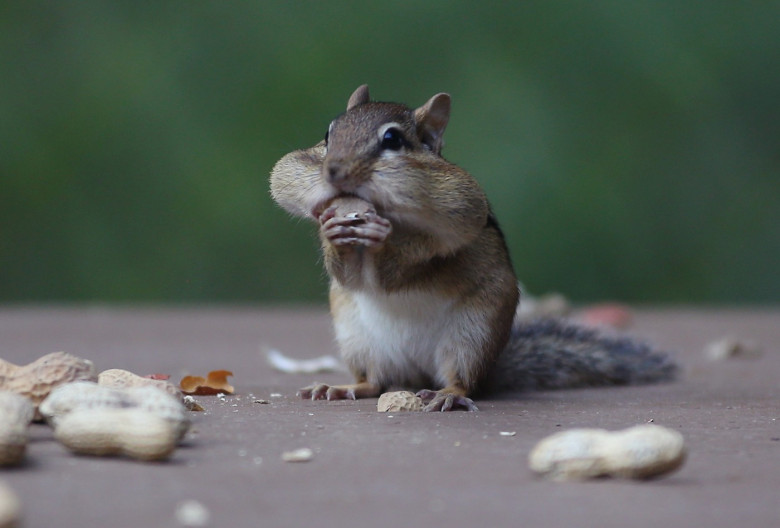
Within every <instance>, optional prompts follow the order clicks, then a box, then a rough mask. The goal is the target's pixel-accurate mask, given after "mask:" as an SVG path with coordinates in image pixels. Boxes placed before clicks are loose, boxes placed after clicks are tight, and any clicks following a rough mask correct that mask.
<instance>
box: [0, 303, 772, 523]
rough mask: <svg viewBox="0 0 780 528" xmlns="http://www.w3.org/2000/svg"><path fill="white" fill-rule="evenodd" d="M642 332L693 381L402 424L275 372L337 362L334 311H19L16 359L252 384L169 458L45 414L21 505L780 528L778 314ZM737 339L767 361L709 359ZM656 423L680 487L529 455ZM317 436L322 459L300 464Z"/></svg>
mask: <svg viewBox="0 0 780 528" xmlns="http://www.w3.org/2000/svg"><path fill="white" fill-rule="evenodd" d="M631 331H632V332H633V333H635V334H637V335H639V336H642V337H644V338H646V339H649V340H652V341H654V342H656V343H658V344H660V345H661V346H664V347H667V348H669V349H673V350H677V351H678V354H677V357H678V359H679V362H680V363H681V364H682V365H683V367H684V373H683V375H682V378H681V379H680V380H679V381H677V382H674V383H671V384H665V385H658V386H646V387H630V388H609V389H586V390H569V391H558V392H536V393H526V394H522V395H516V396H515V397H513V398H511V399H502V400H490V401H485V400H481V401H479V402H478V404H479V406H480V409H481V411H480V412H477V413H465V412H453V413H444V414H442V413H436V414H427V413H414V414H405V415H404V414H393V415H387V414H382V413H377V412H376V410H375V409H376V407H375V404H376V400H361V401H357V402H354V401H347V402H310V401H301V400H298V399H296V397H295V390H296V388H298V387H299V386H302V385H306V384H309V383H310V382H311V381H313V379H314V378H317V380H318V381H325V382H342V381H345V380H347V379H348V376H347V375H346V374H344V373H333V374H325V375H316V376H309V375H290V374H281V373H278V372H275V371H274V370H272V369H271V368H270V367H269V366H268V365H267V364H266V361H265V359H264V356H263V354H262V353H261V349H262V348H263V347H264V346H272V347H275V348H277V349H279V350H281V351H282V352H283V353H285V354H286V355H289V356H294V357H301V358H303V357H314V356H317V355H320V354H324V353H334V352H335V349H334V346H333V344H332V342H331V334H330V327H329V319H328V316H327V313H326V311H325V310H324V309H291V308H279V309H250V308H240V309H227V308H224V309H221V308H203V309H193V308H189V309H116V308H109V307H94V308H86V309H85V308H70V309H65V308H60V309H58V308H51V309H49V308H36V307H31V308H18V307H17V308H14V307H10V308H9V307H7V308H4V309H0V357H3V358H5V359H8V360H10V361H13V362H15V363H27V362H29V361H31V360H33V359H35V358H37V357H39V356H41V355H43V354H45V353H48V352H51V351H55V350H65V351H68V352H71V353H73V354H76V355H79V356H81V357H85V358H88V359H91V360H93V361H94V362H95V364H96V367H97V368H98V369H99V370H103V369H108V368H125V369H129V370H132V371H134V372H137V373H141V374H144V373H153V372H162V373H170V374H172V375H173V377H174V379H175V381H177V382H178V380H179V379H180V378H181V376H182V375H183V374H187V373H194V374H205V373H206V372H207V371H209V370H213V369H229V370H232V371H233V372H234V373H235V377H234V378H232V381H233V382H234V385H235V387H236V394H235V395H234V396H230V397H227V398H226V400H225V401H224V402H222V401H220V400H218V399H217V398H216V397H201V398H199V399H200V401H201V402H202V403H203V405H204V407H205V408H206V410H207V412H205V413H199V414H197V415H196V416H195V423H194V426H193V430H192V432H191V434H190V435H189V437H188V439H187V441H186V444H185V445H184V446H183V447H181V448H179V449H178V450H177V451H176V453H175V454H174V456H173V458H172V459H171V460H170V462H167V463H157V464H148V463H138V462H133V461H129V460H121V459H98V458H86V457H76V456H73V455H71V454H69V453H68V452H66V451H65V449H64V448H63V447H61V446H60V445H59V444H57V443H56V442H55V441H54V440H52V436H51V432H50V430H49V429H48V428H47V427H46V426H44V425H34V426H33V427H32V430H31V436H32V440H31V443H30V445H29V447H28V462H27V463H26V464H25V465H24V466H22V467H20V468H13V469H2V470H0V479H2V480H4V481H6V482H7V483H9V484H10V485H11V486H12V487H13V488H14V489H15V491H16V492H17V494H18V495H19V496H20V498H21V500H22V502H23V508H24V520H25V523H24V526H25V527H27V528H51V527H65V528H67V527H81V528H83V527H92V526H95V527H107V526H111V527H113V528H123V527H128V528H129V527H133V528H138V527H174V526H181V524H179V522H178V521H177V519H176V516H175V511H176V508H177V504H179V503H180V502H181V501H184V500H189V499H194V500H197V501H199V502H200V503H202V504H203V505H204V506H205V507H206V508H207V509H208V511H209V512H210V518H211V521H210V523H209V524H208V526H219V527H231V528H239V527H245V526H246V527H249V526H267V527H284V526H307V527H328V526H340V527H347V526H361V527H364V526H374V527H385V526H387V527H391V526H396V527H397V526H410V527H411V526H425V527H426V528H430V527H435V526H449V527H453V526H472V527H474V526H476V527H479V528H492V527H503V526H512V527H535V526H539V527H557V526H565V527H587V526H593V527H611V526H620V527H627V526H630V527H643V526H647V527H651V526H652V527H659V526H660V527H669V528H671V527H682V526H703V527H707V528H717V527H724V528H733V527H735V526H736V527H774V526H780V381H779V380H780V350H778V349H779V348H780V347H779V346H778V343H780V310H776V309H775V310H699V309H669V310H640V311H638V312H637V316H636V321H635V324H634V325H633V327H632V329H631ZM725 335H735V336H739V337H744V338H749V339H752V340H755V341H756V342H758V343H760V344H762V345H763V347H764V354H763V356H762V357H760V358H758V359H754V360H732V361H729V362H711V361H708V360H707V359H705V358H704V357H703V354H702V350H703V348H704V346H705V345H706V344H707V343H709V342H711V341H713V340H715V339H718V338H720V337H723V336H725ZM273 393H279V394H281V397H272V396H271V395H272V394H273ZM258 398H264V399H268V400H270V401H271V402H272V403H271V404H269V405H262V404H258V403H253V402H254V400H256V399H258ZM648 420H653V421H654V422H655V423H657V424H661V425H665V426H668V427H671V428H674V429H677V430H679V431H681V432H682V433H683V434H684V435H685V437H686V439H687V442H688V446H689V450H690V454H689V458H688V461H687V462H686V464H685V465H684V466H683V468H682V469H681V470H680V471H679V472H677V473H675V474H673V475H670V476H668V477H666V478H662V479H658V480H653V481H648V482H628V481H616V480H599V481H591V482H585V483H554V482H547V481H544V480H540V479H538V478H535V477H534V476H533V475H532V474H531V473H530V471H529V470H528V468H527V462H526V457H527V455H528V452H529V450H530V449H531V447H532V446H533V445H534V444H535V443H536V442H537V441H538V440H540V439H541V438H543V437H545V436H547V435H549V434H551V433H554V432H557V431H560V430H562V429H565V428H571V427H583V426H584V427H604V428H609V429H619V428H624V427H628V426H631V425H635V424H640V423H644V422H647V421H648ZM502 431H504V432H516V435H515V436H502V435H500V433H501V432H502ZM299 447H309V448H311V449H312V450H313V451H314V457H313V459H312V460H311V461H309V462H307V463H300V464H292V463H285V462H282V460H281V454H282V453H283V452H284V451H288V450H291V449H294V448H299Z"/></svg>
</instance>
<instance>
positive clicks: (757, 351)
mask: <svg viewBox="0 0 780 528" xmlns="http://www.w3.org/2000/svg"><path fill="white" fill-rule="evenodd" d="M762 353H763V350H761V347H760V346H759V345H757V344H756V343H755V342H753V341H749V340H746V339H738V338H735V337H724V338H723V339H720V340H718V341H713V342H712V343H710V344H708V345H707V346H706V348H705V349H704V355H705V356H707V358H708V359H711V360H712V361H725V360H728V359H755V358H757V357H760V356H761V354H762Z"/></svg>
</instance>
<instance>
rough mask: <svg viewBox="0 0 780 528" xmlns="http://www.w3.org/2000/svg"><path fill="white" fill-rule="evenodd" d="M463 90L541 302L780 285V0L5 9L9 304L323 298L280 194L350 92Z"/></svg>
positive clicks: (313, 262)
mask: <svg viewBox="0 0 780 528" xmlns="http://www.w3.org/2000/svg"><path fill="white" fill-rule="evenodd" d="M362 83H368V84H369V85H370V87H371V93H372V95H373V97H374V98H376V99H379V100H392V101H402V102H406V103H408V104H410V105H412V106H417V105H420V104H422V103H423V102H425V100H427V99H428V98H429V97H430V96H431V95H433V94H434V93H436V92H440V91H447V92H449V93H451V94H452V97H453V113H452V119H451V121H450V127H449V129H448V132H447V135H446V140H447V145H446V147H445V149H444V155H445V157H447V158H448V159H450V160H451V161H453V162H455V163H458V164H459V165H461V166H463V167H464V168H466V169H467V170H469V171H470V172H471V173H472V174H474V175H475V176H476V177H477V179H479V180H480V181H481V182H482V184H483V185H484V187H485V189H486V191H487V193H488V196H489V197H490V199H491V201H492V204H493V207H494V209H495V211H496V214H497V216H498V218H499V220H500V221H501V223H502V225H503V227H504V229H505V231H506V234H507V237H508V239H509V244H510V249H511V251H512V255H513V259H514V263H515V268H516V270H517V272H518V275H519V277H520V278H521V280H522V281H523V282H524V283H525V285H526V286H527V288H528V289H529V290H530V291H532V292H537V293H542V292H546V291H551V290H555V291H560V292H563V293H564V294H566V295H568V296H569V297H571V298H572V299H574V300H575V301H595V300H600V299H618V300H622V301H628V302H641V303H721V304H725V303H728V304H735V303H736V304H740V303H742V304H744V303H776V302H777V301H779V300H780V274H778V263H779V262H780V2H733V1H724V2H721V1H710V2H702V1H698V0H696V1H692V0H677V1H666V2H664V1H659V2H651V1H644V2H635V1H627V0H614V1H585V0H583V1H558V2H554V1H553V2H548V1H538V2H490V1H483V2H443V1H427V2H403V1H400V2H365V1H340V0H329V1H327V2H280V1H253V2H249V1H244V2H205V1H193V0H188V1H166V0H161V1H159V2H139V1H119V0H113V1H97V0H82V1H79V2H38V1H34V0H33V1H15V0H11V1H5V2H2V3H0V182H2V186H1V187H0V302H5V303H8V302H38V301H43V302H60V301H87V302H177V303H178V302H210V301H214V302H258V303H259V302H282V301H284V302H288V301H306V302H310V301H323V300H324V299H325V290H326V279H325V276H324V273H323V271H322V270H321V267H320V262H319V255H318V253H317V247H318V246H317V242H316V240H315V230H314V227H313V226H310V225H308V224H306V223H303V222H301V221H298V220H291V219H289V218H288V217H287V215H286V213H284V212H283V211H281V210H280V209H279V208H277V207H276V206H275V205H274V204H273V202H272V201H271V199H270V198H269V195H268V173H269V171H270V169H271V167H272V165H273V163H274V162H275V161H276V160H277V159H278V158H280V157H281V156H282V155H283V154H285V153H286V152H288V151H290V150H293V149H296V148H303V147H308V146H310V145H312V144H314V143H315V142H317V141H319V140H320V138H321V137H322V136H323V135H324V132H325V130H326V127H327V125H328V123H329V122H330V120H331V119H332V118H333V117H335V116H336V115H337V114H338V113H340V112H341V111H342V110H343V109H344V107H345V105H346V101H347V98H348V97H349V95H350V93H351V92H352V91H353V90H354V88H355V87H357V86H358V85H359V84H362Z"/></svg>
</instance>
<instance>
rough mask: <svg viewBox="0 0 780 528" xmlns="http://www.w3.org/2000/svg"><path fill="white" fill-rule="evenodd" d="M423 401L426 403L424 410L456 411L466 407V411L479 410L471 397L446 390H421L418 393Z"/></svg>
mask: <svg viewBox="0 0 780 528" xmlns="http://www.w3.org/2000/svg"><path fill="white" fill-rule="evenodd" d="M417 396H419V397H420V398H421V399H422V401H423V403H424V404H426V405H425V407H423V411H426V412H431V411H441V412H445V411H454V410H456V409H464V410H466V411H478V410H479V409H478V408H477V406H476V405H475V404H474V401H473V400H472V399H471V398H467V397H465V396H462V395H460V394H453V393H451V392H445V391H432V390H428V389H425V390H421V391H420V392H418V393H417Z"/></svg>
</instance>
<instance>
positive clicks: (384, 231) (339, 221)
mask: <svg viewBox="0 0 780 528" xmlns="http://www.w3.org/2000/svg"><path fill="white" fill-rule="evenodd" d="M320 222H321V227H320V230H321V231H322V234H323V236H324V237H325V238H326V239H328V240H329V241H330V242H331V243H332V244H333V245H336V246H364V247H368V248H371V247H377V246H380V245H382V244H383V243H384V241H385V240H386V239H387V237H388V236H389V235H390V233H391V232H392V230H393V228H392V225H391V224H390V222H389V221H388V220H386V219H385V218H382V217H381V216H379V215H377V214H376V213H374V212H367V213H363V214H358V213H351V214H346V215H343V216H341V215H338V214H337V212H336V210H335V209H329V210H326V211H325V212H324V213H323V214H322V216H321V217H320Z"/></svg>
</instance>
